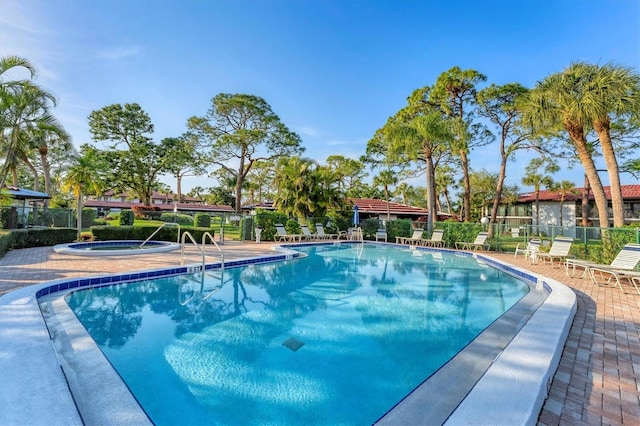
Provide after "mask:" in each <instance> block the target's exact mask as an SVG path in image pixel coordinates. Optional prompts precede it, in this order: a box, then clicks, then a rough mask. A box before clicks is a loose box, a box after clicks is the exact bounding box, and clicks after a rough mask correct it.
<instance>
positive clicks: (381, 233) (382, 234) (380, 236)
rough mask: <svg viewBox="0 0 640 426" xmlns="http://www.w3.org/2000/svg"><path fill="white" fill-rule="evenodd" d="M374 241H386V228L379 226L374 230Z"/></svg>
mask: <svg viewBox="0 0 640 426" xmlns="http://www.w3.org/2000/svg"><path fill="white" fill-rule="evenodd" d="M376 241H384V242H385V243H386V242H387V230H386V229H384V228H380V229H378V230H377V231H376Z"/></svg>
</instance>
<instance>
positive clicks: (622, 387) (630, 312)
mask: <svg viewBox="0 0 640 426" xmlns="http://www.w3.org/2000/svg"><path fill="white" fill-rule="evenodd" d="M271 244H272V243H238V242H227V243H225V246H224V247H223V248H224V250H225V258H227V259H231V258H238V257H247V256H252V255H259V254H264V253H265V252H268V251H269V250H270V247H271ZM491 255H492V256H495V257H496V258H498V259H500V260H503V261H506V262H509V263H511V264H513V265H515V266H520V267H523V268H527V269H530V270H532V271H534V272H537V273H540V274H543V275H545V276H547V277H549V278H553V279H556V280H558V281H560V282H563V283H564V284H566V285H568V286H569V287H571V288H572V289H573V290H574V291H575V293H576V295H577V300H578V309H577V313H576V317H575V319H574V322H573V326H572V327H571V331H570V333H569V337H568V340H567V343H566V346H565V348H564V351H563V354H562V358H561V360H560V365H559V367H558V371H557V373H556V375H555V377H554V380H553V382H552V384H551V389H550V393H549V398H548V399H547V401H546V403H545V404H544V407H543V409H542V412H541V413H540V417H539V421H538V424H539V425H577V424H581V425H582V424H589V425H605V424H606V425H609V424H611V425H617V424H620V425H621V424H624V425H638V424H640V295H638V294H637V293H636V292H635V290H634V289H632V288H630V287H628V288H625V289H624V291H621V290H620V289H619V288H610V287H603V286H596V285H594V284H592V283H591V281H590V280H588V279H581V278H570V277H567V276H565V273H564V269H563V268H557V267H556V268H553V267H551V266H549V265H541V264H538V265H530V264H529V263H528V262H526V261H524V259H523V258H522V257H519V258H518V259H514V257H513V255H512V254H505V253H491ZM178 264H180V252H169V253H157V254H145V255H137V256H127V257H123V256H111V257H104V258H102V257H100V258H98V257H84V256H73V255H71V256H70V255H60V254H57V253H55V252H54V251H53V250H52V248H51V247H41V248H33V249H23V250H14V251H11V252H9V253H7V254H6V255H5V256H4V257H3V258H2V259H0V295H2V294H4V293H6V292H8V291H11V290H14V289H16V288H19V287H23V286H26V285H31V284H36V283H40V282H43V281H49V280H55V279H60V278H66V277H73V276H89V275H96V274H108V273H115V272H121V271H132V270H141V269H151V268H160V267H165V266H170V265H178Z"/></svg>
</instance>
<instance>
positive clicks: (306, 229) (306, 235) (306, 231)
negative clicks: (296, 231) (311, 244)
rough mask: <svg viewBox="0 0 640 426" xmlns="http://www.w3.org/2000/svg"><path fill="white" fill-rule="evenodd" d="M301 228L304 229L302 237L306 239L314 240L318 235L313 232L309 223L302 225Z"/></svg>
mask: <svg viewBox="0 0 640 426" xmlns="http://www.w3.org/2000/svg"><path fill="white" fill-rule="evenodd" d="M300 229H301V230H302V239H304V240H305V241H314V240H315V239H316V236H315V235H314V234H312V233H311V231H310V230H309V227H308V226H307V225H300Z"/></svg>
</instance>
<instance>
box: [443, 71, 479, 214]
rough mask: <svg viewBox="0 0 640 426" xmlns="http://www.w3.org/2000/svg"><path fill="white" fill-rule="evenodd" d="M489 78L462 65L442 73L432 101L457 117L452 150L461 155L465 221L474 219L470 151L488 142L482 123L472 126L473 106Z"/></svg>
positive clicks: (451, 115)
mask: <svg viewBox="0 0 640 426" xmlns="http://www.w3.org/2000/svg"><path fill="white" fill-rule="evenodd" d="M486 79H487V78H486V76H485V75H484V74H481V73H480V72H478V71H475V70H472V69H467V70H462V69H460V68H459V67H453V68H451V69H450V70H448V71H446V72H444V73H442V74H440V76H438V79H437V80H436V84H435V85H434V87H433V93H432V101H434V102H437V103H439V104H440V106H441V108H442V109H443V110H444V111H445V113H446V114H448V115H449V116H450V117H451V118H453V119H454V120H455V125H454V129H455V134H456V137H455V141H454V143H453V145H452V151H454V152H457V153H458V155H459V156H460V164H461V168H462V182H463V188H464V193H463V210H464V220H465V221H467V222H468V221H469V220H470V219H471V183H470V181H469V168H470V166H469V151H470V150H471V149H472V148H473V146H479V145H482V144H486V143H487V140H486V134H485V131H484V129H482V127H481V126H477V125H472V121H473V114H472V110H471V108H473V106H474V105H475V103H476V92H477V90H476V86H477V85H478V84H479V83H482V82H483V81H485V80H486Z"/></svg>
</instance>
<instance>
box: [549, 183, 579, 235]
mask: <svg viewBox="0 0 640 426" xmlns="http://www.w3.org/2000/svg"><path fill="white" fill-rule="evenodd" d="M575 187H576V186H575V184H574V183H573V182H571V181H569V180H563V181H561V182H556V183H554V184H553V185H551V187H550V188H549V189H551V190H552V191H554V192H558V193H559V194H560V227H561V228H562V226H563V224H562V222H563V220H562V219H563V217H562V209H563V207H564V202H565V201H566V199H567V195H569V194H573V190H574V189H575Z"/></svg>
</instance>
